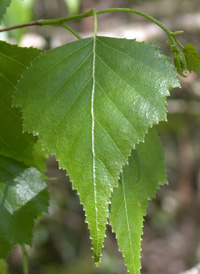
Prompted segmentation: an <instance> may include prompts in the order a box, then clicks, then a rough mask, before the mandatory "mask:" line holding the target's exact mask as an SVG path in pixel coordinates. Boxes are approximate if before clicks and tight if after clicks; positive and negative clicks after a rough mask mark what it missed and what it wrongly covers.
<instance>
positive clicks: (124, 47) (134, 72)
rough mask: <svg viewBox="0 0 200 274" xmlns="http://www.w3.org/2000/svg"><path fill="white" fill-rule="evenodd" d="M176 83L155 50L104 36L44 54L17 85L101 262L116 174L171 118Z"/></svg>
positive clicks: (29, 127) (27, 117)
mask: <svg viewBox="0 0 200 274" xmlns="http://www.w3.org/2000/svg"><path fill="white" fill-rule="evenodd" d="M176 86H179V83H178V80H177V75H176V73H175V71H174V68H173V66H172V65H171V64H170V63H169V62H168V58H167V57H166V56H163V55H162V54H161V53H160V52H159V51H158V49H157V48H156V47H155V46H153V45H150V44H145V43H139V42H136V41H135V40H126V39H114V38H106V37H97V38H87V39H82V40H79V41H76V42H73V43H70V44H67V45H64V46H62V47H59V48H56V49H53V50H50V51H48V52H46V53H45V54H44V55H41V56H40V57H39V58H37V59H36V60H35V61H34V62H33V64H32V66H31V67H30V68H29V69H28V71H26V72H25V73H24V74H23V76H22V79H21V81H20V83H19V84H18V86H17V90H16V92H15V105H16V106H21V108H22V111H23V117H24V130H25V131H28V132H32V133H33V134H34V135H38V138H39V140H40V141H41V142H42V144H43V146H44V148H45V149H46V150H47V151H48V152H49V153H52V154H55V155H56V158H57V160H58V161H59V165H60V168H63V169H67V172H68V174H69V175H70V178H71V181H72V182H73V187H74V188H75V189H77V190H78V193H79V195H80V199H81V203H83V205H84V209H85V211H86V216H87V217H86V221H87V222H88V223H89V229H90V233H91V238H92V244H93V249H94V259H95V262H97V263H98V262H99V258H100V253H101V248H102V242H103V240H104V235H105V225H106V222H107V216H108V203H109V201H110V197H111V193H112V190H113V187H114V186H117V183H118V177H119V172H120V171H121V169H122V166H123V165H124V164H125V163H126V162H127V159H128V155H129V154H130V152H131V149H133V148H134V146H135V145H136V144H137V143H139V142H140V141H143V140H144V136H145V134H146V132H147V130H148V128H149V127H151V126H152V125H153V124H157V123H158V122H159V121H160V120H165V119H166V108H165V105H166V102H165V100H166V96H168V95H169V91H168V90H169V89H171V88H173V87H176Z"/></svg>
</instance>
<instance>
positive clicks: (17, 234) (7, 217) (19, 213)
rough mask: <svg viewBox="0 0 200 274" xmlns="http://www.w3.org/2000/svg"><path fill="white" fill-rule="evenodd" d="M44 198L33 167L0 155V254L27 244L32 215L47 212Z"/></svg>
mask: <svg viewBox="0 0 200 274" xmlns="http://www.w3.org/2000/svg"><path fill="white" fill-rule="evenodd" d="M48 201H49V195H48V191H47V185H46V183H45V182H44V180H43V178H42V175H41V173H40V172H39V171H38V170H37V169H35V168H33V167H27V166H25V165H24V164H22V163H20V162H17V161H15V160H12V159H10V158H7V157H5V156H1V155H0V219H1V221H0V258H6V257H7V256H8V253H9V252H10V250H11V247H12V246H13V245H15V244H28V245H30V244H31V242H32V230H33V226H34V219H36V218H37V217H38V216H40V215H41V213H42V212H47V209H48Z"/></svg>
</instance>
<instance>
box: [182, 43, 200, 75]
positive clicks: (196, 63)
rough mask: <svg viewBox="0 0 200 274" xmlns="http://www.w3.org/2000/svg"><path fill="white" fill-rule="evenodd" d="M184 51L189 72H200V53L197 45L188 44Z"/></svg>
mask: <svg viewBox="0 0 200 274" xmlns="http://www.w3.org/2000/svg"><path fill="white" fill-rule="evenodd" d="M183 53H184V55H185V58H186V61H187V69H188V70H189V72H191V71H196V72H197V73H200V55H199V52H198V51H197V50H196V48H195V46H194V45H192V44H188V45H187V46H185V48H184V50H183Z"/></svg>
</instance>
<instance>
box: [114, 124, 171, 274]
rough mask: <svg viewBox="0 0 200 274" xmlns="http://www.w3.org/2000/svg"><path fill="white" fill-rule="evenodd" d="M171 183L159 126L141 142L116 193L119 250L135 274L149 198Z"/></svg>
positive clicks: (115, 189)
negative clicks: (165, 163)
mask: <svg viewBox="0 0 200 274" xmlns="http://www.w3.org/2000/svg"><path fill="white" fill-rule="evenodd" d="M166 182H167V180H166V176H165V166H164V157H163V149H162V146H161V144H160V141H159V138H158V136H157V133H156V131H155V129H151V130H150V131H149V133H148V134H147V135H146V137H145V143H140V144H139V145H137V147H136V149H135V150H133V151H132V154H131V156H130V158H129V165H126V166H125V167H124V168H123V173H122V174H121V177H120V180H119V186H118V188H114V192H113V195H112V204H111V213H110V223H111V226H112V229H113V231H114V232H115V233H116V237H117V241H118V245H119V249H120V250H121V251H122V254H123V256H124V260H125V264H126V265H127V268H128V271H129V273H131V274H139V273H140V268H141V265H140V252H141V247H140V246H141V235H142V227H143V218H144V215H145V213H146V205H147V202H148V200H149V199H152V198H153V197H154V196H155V193H156V190H157V189H158V188H159V187H160V185H163V184H165V183H166Z"/></svg>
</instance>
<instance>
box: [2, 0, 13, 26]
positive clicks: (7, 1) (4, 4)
mask: <svg viewBox="0 0 200 274" xmlns="http://www.w3.org/2000/svg"><path fill="white" fill-rule="evenodd" d="M10 3H11V0H1V2H0V22H1V18H2V16H3V14H4V13H5V12H6V8H7V7H8V6H10Z"/></svg>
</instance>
